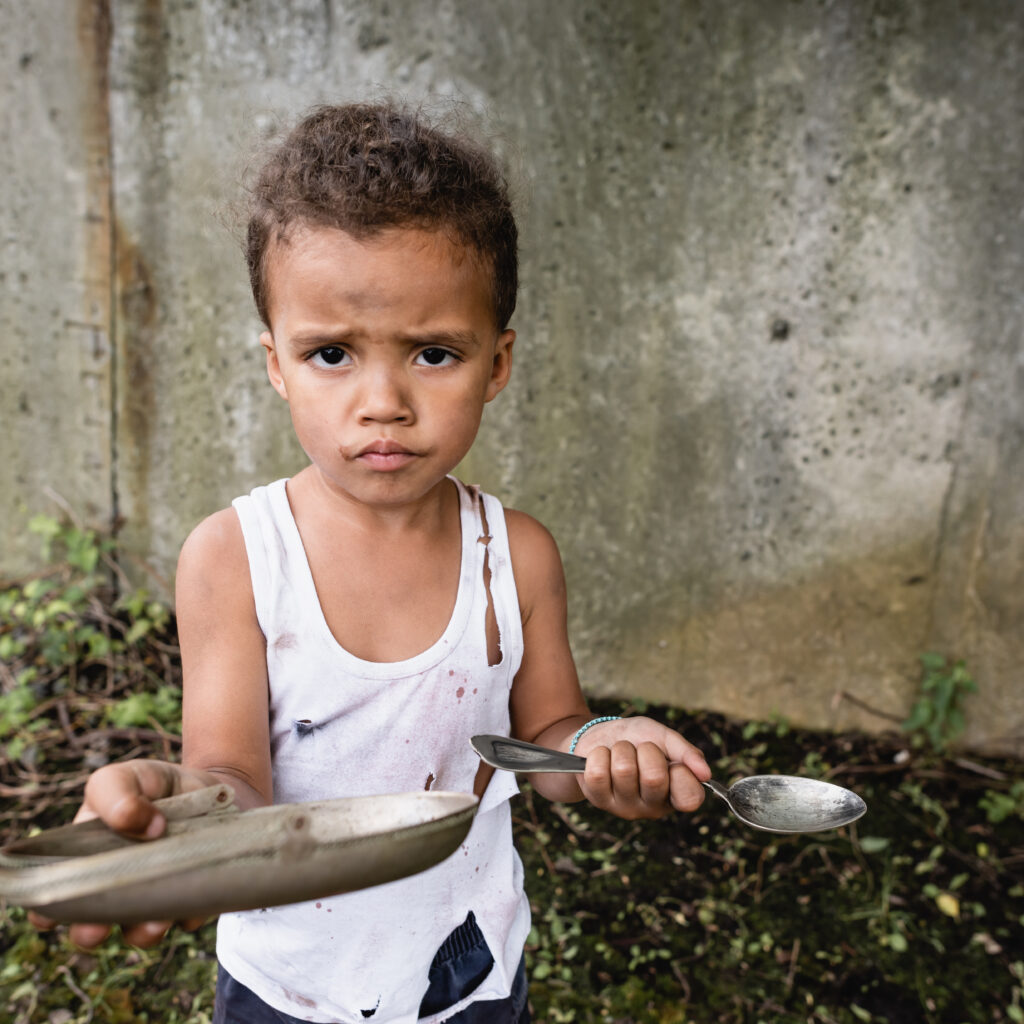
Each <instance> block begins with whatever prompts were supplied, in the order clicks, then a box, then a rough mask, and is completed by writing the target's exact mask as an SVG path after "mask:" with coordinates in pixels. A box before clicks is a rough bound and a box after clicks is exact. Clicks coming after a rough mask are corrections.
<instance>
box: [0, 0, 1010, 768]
mask: <svg viewBox="0 0 1024 1024" xmlns="http://www.w3.org/2000/svg"><path fill="white" fill-rule="evenodd" d="M0 27H2V28H3V30H4V31H2V32H0V118H2V122H0V123H2V125H3V128H4V132H5V139H6V140H7V145H6V146H5V147H4V148H3V151H2V152H0V174H2V175H3V179H4V181H5V182H6V187H5V189H4V190H2V191H0V218H2V221H0V224H2V245H0V275H2V276H0V329H2V333H0V369H2V373H0V415H2V418H3V424H4V428H5V436H6V438H7V440H8V444H7V458H6V459H5V460H3V462H2V464H0V510H2V511H0V515H2V516H3V522H2V527H0V536H2V543H3V548H2V551H0V565H2V568H3V569H4V570H5V571H7V572H8V573H15V572H20V571H23V570H24V569H26V568H28V567H29V566H30V565H32V564H33V559H34V557H35V552H34V544H33V542H32V541H31V539H26V536H25V522H26V520H27V518H28V517H29V516H30V515H31V514H33V513H34V512H36V511H46V510H50V509H52V507H53V506H52V500H53V499H52V498H51V497H49V496H48V495H49V491H53V492H57V493H58V494H59V495H61V496H62V499H63V500H64V501H66V502H67V503H68V504H70V505H71V506H72V507H73V508H74V509H76V510H77V513H78V514H80V515H81V516H83V517H84V518H87V519H89V520H91V521H96V522H99V523H103V522H109V521H110V520H112V519H113V518H121V519H123V521H124V525H123V528H122V537H123V538H124V541H125V543H126V546H127V548H128V550H129V552H130V553H131V555H132V556H133V557H134V558H135V559H136V560H137V561H138V562H139V564H140V565H141V564H143V563H145V564H146V565H148V566H149V569H150V576H151V582H152V584H153V585H154V586H157V587H158V588H159V587H165V588H166V587H168V586H169V585H170V581H171V579H172V576H173V567H174V559H175V554H176V551H177V549H178V547H179V545H180V543H181V541H182V539H183V538H184V536H185V535H186V534H187V532H188V530H189V529H190V528H191V527H192V525H194V523H195V522H196V521H198V520H199V519H200V518H201V517H202V516H203V515H205V514H207V513H209V512H210V511H212V510H215V509H217V508H220V507H223V506H224V505H225V504H226V503H228V502H229V501H230V500H231V498H232V497H234V496H235V495H236V494H239V493H241V492H243V491H246V490H248V489H249V488H250V487H251V486H253V485H254V484H256V483H260V482H265V481H267V480H270V479H273V478H276V477H279V476H283V475H287V474H289V473H292V472H294V471H295V470H296V469H297V468H299V467H300V466H301V465H302V464H303V463H304V456H303V455H302V453H301V451H300V450H299V449H298V448H297V446H296V444H295V442H294V440H293V439H292V437H291V433H290V425H289V421H288V417H287V410H286V408H285V407H284V406H283V404H282V403H281V402H280V401H279V400H278V399H277V398H276V396H275V395H274V394H273V393H272V391H271V390H270V388H269V387H268V385H267V384H266V382H265V377H264V371H263V363H262V358H261V351H260V349H259V346H258V343H257V335H258V330H259V326H258V324H257V322H256V319H255V315H254V313H253V312H252V310H251V301H250V298H249V296H248V292H247V284H246V280H245V273H244V267H243V264H242V261H241V258H240V256H239V251H238V243H237V226H236V225H235V224H234V223H233V220H232V216H233V215H232V211H231V204H232V201H233V200H234V199H236V198H237V196H238V195H239V182H240V181H241V180H242V178H243V177H244V174H245V171H246V166H247V163H248V162H250V161H251V160H252V159H254V158H255V157H254V154H256V153H257V152H258V151H259V148H260V147H261V146H262V145H264V144H265V141H266V139H267V138H268V137H270V136H271V135H272V134H273V132H274V131H275V130H277V129H278V128H279V127H280V126H281V125H282V124H283V123H287V121H288V120H289V119H290V118H292V117H293V116H294V115H295V114H297V113H298V112H300V111H302V110H304V109H306V108H307V107H308V106H309V105H311V104H312V103H315V102H320V101H333V100H340V99H358V98H363V97H366V96H374V95H379V94H382V93H385V92H390V93H393V94H397V95H399V96H404V97H407V98H409V99H411V100H412V101H414V102H425V103H426V104H427V106H428V107H429V106H438V105H443V103H444V102H448V101H451V100H452V99H454V100H456V101H458V104H459V105H460V107H461V110H462V115H463V117H464V118H468V119H469V120H470V121H471V122H473V123H475V124H478V125H480V126H482V127H481V130H486V131H487V132H488V134H489V136H490V138H491V139H492V142H493V144H494V145H495V146H496V147H497V148H498V150H499V151H500V152H501V153H502V155H503V157H504V158H505V159H506V161H507V162H508V164H509V166H510V168H511V173H512V176H513V180H514V182H515V183H516V192H517V196H518V205H519V213H520V225H521V230H522V290H521V294H520V304H519V308H518V311H517V313H516V317H515V322H514V326H515V327H516V329H517V331H518V335H519V337H518V341H517V344H516V364H515V370H514V375H513V381H512V384H511V385H510V387H509V389H508V390H507V391H506V392H505V393H504V394H503V395H502V396H501V397H500V398H499V399H498V401H497V402H495V403H494V404H493V405H492V406H491V407H489V410H488V416H487V419H486V421H485V426H484V430H483V432H482V434H481V437H480V439H479V441H478V443H477V446H476V447H475V449H474V451H473V452H472V453H471V455H470V456H469V458H468V459H467V462H466V465H465V466H464V467H463V471H464V472H463V475H464V476H465V477H466V478H468V479H473V480H476V481H478V482H480V483H482V484H483V485H484V486H485V487H487V488H489V489H491V490H494V491H495V492H497V493H498V494H499V495H500V496H501V497H502V498H503V500H505V502H506V504H510V505H512V506H515V507H519V508H522V509H524V510H526V511H528V512H531V513H532V514H534V515H536V516H537V517H538V518H540V519H541V520H542V521H543V522H544V523H545V524H546V525H548V527H549V528H550V529H551V530H552V532H553V533H554V534H555V536H556V538H557V540H558V541H559V544H560V547H561V549H562V552H563V556H564V559H565V563H566V571H567V576H568V581H569V588H570V603H571V607H570V615H571V622H572V631H573V640H574V649H575V651H576V654H577V658H578V662H579V665H580V669H581V674H582V676H583V679H584V682H585V684H586V685H587V687H588V689H589V690H590V691H591V692H593V693H599V694H625V695H631V696H637V697H642V698H646V699H656V700H666V701H671V702H674V703H678V704H682V705H684V706H690V707H710V708H716V709H721V710H724V711H727V712H729V713H733V714H736V715H742V716H768V715H772V714H778V715H781V716H784V717H786V718H789V719H790V720H792V721H794V722H797V723H801V724H811V725H816V726H828V727H837V728H838V727H843V728H845V727H865V728H870V729H877V728H882V727H887V726H890V725H891V724H892V722H891V720H890V719H888V718H886V717H885V715H890V716H896V717H897V718H898V717H899V716H901V715H903V714H905V712H906V711H907V709H908V707H909V705H910V703H911V701H912V699H913V696H914V694H915V691H916V687H917V685H918V678H919V672H918V664H917V658H918V656H919V655H920V654H921V653H922V652H924V651H927V650H938V651H940V652H942V653H945V654H949V655H951V656H958V657H963V658H965V659H966V661H967V664H968V667H969V669H970V670H971V672H972V673H973V674H974V676H975V677H976V679H977V680H978V682H979V685H980V687H981V693H980V694H979V695H978V696H977V697H976V698H973V699H972V701H970V702H969V704H968V718H969V727H968V740H969V742H970V743H971V744H972V745H974V746H977V747H984V748H987V749H993V750H995V749H999V750H1009V751H1016V752H1018V753H1021V752H1024V687H1021V686H1020V685H1019V682H1020V673H1019V668H1018V666H1019V665H1020V664H1021V663H1022V662H1024V640H1022V636H1024V629H1022V627H1024V596H1022V595H1024V586H1022V584H1024V525H1022V524H1024V472H1022V471H1024V446H1022V417H1021V396H1022V384H1024V364H1022V354H1021V353H1022V347H1021V332H1022V325H1024V297H1022V289H1021V284H1020V282H1021V281H1022V280H1024V223H1022V221H1024V187H1022V183H1021V181H1022V174H1021V168H1022V163H1024V137H1022V136H1024V8H1022V7H1021V5H1019V4H1017V3H1015V2H1013V0H992V2H989V3H986V4H968V5H965V4H960V3H953V2H944V0H936V2H927V3H926V2H924V0H916V2H910V0H904V2H900V3H887V4H880V3H863V2H860V0H825V2H809V0H797V2H792V0H759V2H756V3H755V2H753V0H741V2H736V3H730V4H717V3H711V2H695V0H683V2H668V0H665V2H658V3H650V4H623V3H620V2H616V0H570V2H566V3H561V4H554V5H553V4H550V3H540V2H538V0H515V2H513V0H501V2H495V3H490V4H477V3H471V2H469V0H446V2H441V3H438V4H436V5H430V10H429V11H428V10H427V9H426V8H425V7H424V5H422V4H415V3H413V2H412V0H392V2H391V3H389V4H387V5H383V4H380V3H377V2H369V0H316V2H314V0H294V2H291V3H288V4H280V3H277V2H273V0H251V2H249V3H244V4H238V3H234V2H231V0H193V2H188V0H164V2H163V3H152V2H143V0H80V2H79V3H78V4H73V3H63V2H59V0H43V2H40V3H34V4H31V5H22V4H17V3H15V2H14V0H0ZM139 572H143V570H142V569H140V570H139ZM865 706H867V707H865ZM870 709H873V710H870ZM878 712H881V714H879V713H878Z"/></svg>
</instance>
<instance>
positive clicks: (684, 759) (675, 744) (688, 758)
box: [665, 729, 711, 782]
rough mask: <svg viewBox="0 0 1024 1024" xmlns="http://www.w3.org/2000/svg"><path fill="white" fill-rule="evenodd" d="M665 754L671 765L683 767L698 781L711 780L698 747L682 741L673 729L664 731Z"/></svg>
mask: <svg viewBox="0 0 1024 1024" xmlns="http://www.w3.org/2000/svg"><path fill="white" fill-rule="evenodd" d="M665 753H666V754H667V755H668V759H669V760H670V761H671V762H673V764H682V765H685V766H686V767H687V768H688V769H689V770H690V771H691V772H692V773H693V774H694V775H695V776H696V777H697V778H698V779H701V780H703V781H705V782H706V781H707V780H708V779H710V778H711V768H710V767H709V766H708V762H707V760H706V759H705V758H704V755H703V753H701V751H700V748H699V747H695V746H694V745H693V744H692V743H690V742H689V741H688V740H685V739H683V737H682V736H680V735H679V733H677V732H676V731H675V729H666V732H665Z"/></svg>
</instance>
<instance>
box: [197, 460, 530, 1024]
mask: <svg viewBox="0 0 1024 1024" xmlns="http://www.w3.org/2000/svg"><path fill="white" fill-rule="evenodd" d="M452 482H453V485H454V486H456V487H457V488H458V492H459V507H460V519H461V527H462V565H461V573H460V580H459V590H458V596H457V598H456V601H455V607H454V610H453V612H452V616H451V619H450V621H449V623H448V625H447V628H446V629H445V631H444V633H443V634H442V635H441V636H440V637H439V638H438V640H437V641H436V642H435V643H434V644H433V645H431V647H429V648H428V649H427V650H425V651H423V652H421V653H420V654H417V655H415V656H414V657H412V658H408V659H406V660H404V661H399V662H387V663H382V662H369V661H364V660H362V659H361V658H357V657H355V656H354V655H352V654H351V653H350V652H348V651H347V650H345V649H344V648H343V647H342V646H341V645H340V644H339V643H338V642H337V640H336V639H335V638H334V635H333V634H332V633H331V631H330V629H329V627H328V625H327V621H326V619H325V618H324V614H323V610H322V608H321V606H320V601H319V599H318V597H317V593H316V588H315V586H314V583H313V576H312V573H311V571H310V568H309V563H308V561H307V559H306V554H305V551H304V549H303V546H302V540H301V538H300V536H299V531H298V528H297V526H296V524H295V519H294V517H293V516H292V512H291V508H290V506H289V503H288V497H287V493H286V490H285V484H286V481H285V480H278V481H276V482H275V483H272V484H270V485H268V486H266V487H257V488H256V489H255V490H254V491H253V492H252V493H251V494H250V495H247V496H244V497H241V498H238V499H236V500H235V501H234V502H233V505H234V508H235V510H236V512H237V514H238V517H239V520H240V522H241V525H242V533H243V536H244V538H245V547H246V553H247V555H248V559H249V568H250V573H251V576H252V586H253V594H254V596H255V602H256V614H257V617H258V620H259V624H260V628H261V629H262V630H263V634H264V636H265V637H266V642H267V670H268V675H269V680H270V742H271V752H272V758H273V780H274V802H275V803H291V802H300V801H307V800H324V799H334V798H337V797H347V796H366V795H373V794H382V793H402V792H413V791H422V790H424V789H433V790H453V791H459V792H472V790H473V783H474V779H475V777H476V773H477V769H478V767H479V763H480V762H479V759H478V757H477V755H476V754H475V752H474V751H473V749H472V748H471V746H470V744H469V738H470V737H471V736H473V735H475V734H477V733H498V734H501V735H508V732H509V691H510V689H511V686H512V680H513V678H514V677H515V674H516V672H517V671H518V669H519V665H520V662H521V659H522V650H523V639H522V622H521V619H520V613H519V602H518V598H517V595H516V587H515V580H514V579H513V575H512V564H511V559H510V556H509V547H508V535H507V532H506V528H505V516H504V511H503V509H502V507H501V505H500V504H499V502H498V501H497V500H496V499H495V498H493V497H491V496H490V495H485V494H482V493H481V492H480V491H479V490H477V489H476V488H469V487H466V486H464V485H463V484H461V483H460V482H458V481H456V480H454V478H452ZM485 559H486V563H485ZM485 564H486V568H487V569H489V570H490V579H489V583H485ZM488 593H489V594H490V597H491V599H492V602H493V608H494V614H495V616H496V619H497V624H498V630H499V637H500V652H501V657H500V661H499V663H498V664H496V665H489V664H488V653H487V635H486V617H487V603H488ZM517 792H518V786H517V783H516V781H515V777H514V776H513V775H512V774H510V773H507V772H496V773H495V774H494V776H493V777H492V778H491V781H490V784H489V785H488V787H487V790H486V791H485V793H484V794H483V798H482V799H481V802H480V806H479V808H478V811H477V814H476V817H475V819H474V822H473V826H472V828H471V830H470V832H469V835H468V836H467V838H466V840H465V842H464V843H463V844H462V846H461V847H460V848H459V849H458V850H457V851H456V852H455V853H454V854H453V855H452V856H451V857H449V858H447V859H446V860H444V861H442V862H441V863H440V864H437V865H436V866H434V867H433V868H430V869H429V870H427V871H425V872H422V873H420V874H417V875H413V876H410V877H408V878H404V879H399V880H397V881H394V882H389V883H387V884H385V885H380V886H375V887H372V888H369V889H363V890H360V891H357V892H354V893H347V894H344V895H342V896H334V897H329V898H325V899H322V900H314V901H311V902H308V903H297V904H292V905H289V906H285V907H276V908H269V909H266V910H257V911H248V912H245V913H233V914H224V915H222V917H221V919H220V924H219V926H218V932H217V956H218V958H219V960H220V962H221V963H222V964H223V965H224V968H225V969H226V970H227V971H228V973H229V974H231V975H232V976H233V977H234V978H235V979H236V980H237V981H240V982H241V983H242V984H243V985H245V986H247V987H248V988H250V989H252V991H253V992H255V993H256V994H257V995H258V996H259V997H260V998H261V999H262V1000H263V1001H264V1002H266V1003H268V1004H269V1005H271V1006H273V1007H274V1008H276V1009H278V1010H280V1011H281V1012H283V1013H287V1014H290V1015H291V1016H293V1017H297V1018H298V1019H300V1020H306V1021H317V1022H344V1024H366V1022H367V1021H371V1022H372V1024H414V1022H415V1021H417V1020H418V1019H420V1018H418V1011H419V1005H420V1001H421V999H422V998H423V995H424V993H425V992H426V989H427V985H428V980H427V979H428V971H429V968H430V963H431V961H432V960H433V957H434V954H435V952H436V951H437V949H438V947H439V946H440V945H441V943H442V942H443V941H444V939H445V938H446V937H447V936H448V935H449V934H450V933H451V932H452V930H453V929H454V928H456V927H457V926H458V925H460V924H462V922H463V921H464V920H465V919H466V915H467V913H468V912H469V911H470V910H472V911H473V912H474V914H475V916H476V920H477V923H478V925H479V926H480V929H481V931H482V932H483V935H484V937H485V939H486V941H487V945H488V947H489V948H490V951H491V954H492V955H493V957H494V961H495V962H494V966H493V968H492V969H491V972H490V974H489V975H488V976H487V977H486V978H485V979H484V981H483V982H482V983H481V985H480V986H479V987H478V988H477V989H476V990H475V991H474V992H473V993H472V994H471V995H470V996H469V997H467V999H465V1000H463V1001H462V1002H460V1003H458V1004H456V1005H455V1006H453V1007H449V1008H448V1009H447V1010H445V1011H444V1012H443V1013H439V1014H435V1015H433V1016H431V1017H428V1018H423V1020H426V1021H429V1022H431V1024H440V1022H441V1021H443V1020H445V1019H446V1018H447V1017H449V1016H451V1015H452V1014H454V1013H456V1012H457V1011H458V1010H459V1009H461V1008H462V1007H464V1006H465V1005H467V1004H468V1003H470V1002H473V1001H475V1000H478V999H480V1000H483V999H503V998H506V997H507V996H508V995H509V992H510V989H511V985H512V981H513V979H514V977H515V973H516V970H517V968H518V966H519V961H520V957H521V955H522V951H523V944H524V942H525V940H526V936H527V933H528V931H529V928H530V910H529V903H528V901H527V899H526V896H525V894H524V892H523V869H522V864H521V862H520V860H519V857H518V855H517V854H516V852H515V849H514V848H513V845H512V826H511V815H510V810H509V803H508V801H509V798H510V797H511V796H513V795H515V793H517ZM370 1011H372V1012H370Z"/></svg>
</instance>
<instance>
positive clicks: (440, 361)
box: [416, 348, 456, 366]
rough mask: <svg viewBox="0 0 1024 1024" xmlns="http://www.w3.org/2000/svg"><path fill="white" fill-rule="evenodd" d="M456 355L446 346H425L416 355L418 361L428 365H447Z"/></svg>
mask: <svg viewBox="0 0 1024 1024" xmlns="http://www.w3.org/2000/svg"><path fill="white" fill-rule="evenodd" d="M455 358H456V356H455V355H454V353H452V352H449V351H448V349H446V348H425V349H424V350H423V351H422V352H420V353H419V354H418V355H417V356H416V360H417V362H420V363H424V364H426V365H427V366H447V365H448V364H449V363H450V362H452V361H453V360H454V359H455Z"/></svg>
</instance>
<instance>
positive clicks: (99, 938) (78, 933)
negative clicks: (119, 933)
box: [68, 924, 111, 949]
mask: <svg viewBox="0 0 1024 1024" xmlns="http://www.w3.org/2000/svg"><path fill="white" fill-rule="evenodd" d="M110 930H111V929H110V925H109V924H73V925H72V926H71V929H70V931H69V932H68V938H70V939H71V941H72V943H74V945H76V946H80V947H81V948H82V949H95V948H96V947H97V946H98V945H100V944H101V943H103V942H105V941H106V939H107V937H108V936H109V935H110Z"/></svg>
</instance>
